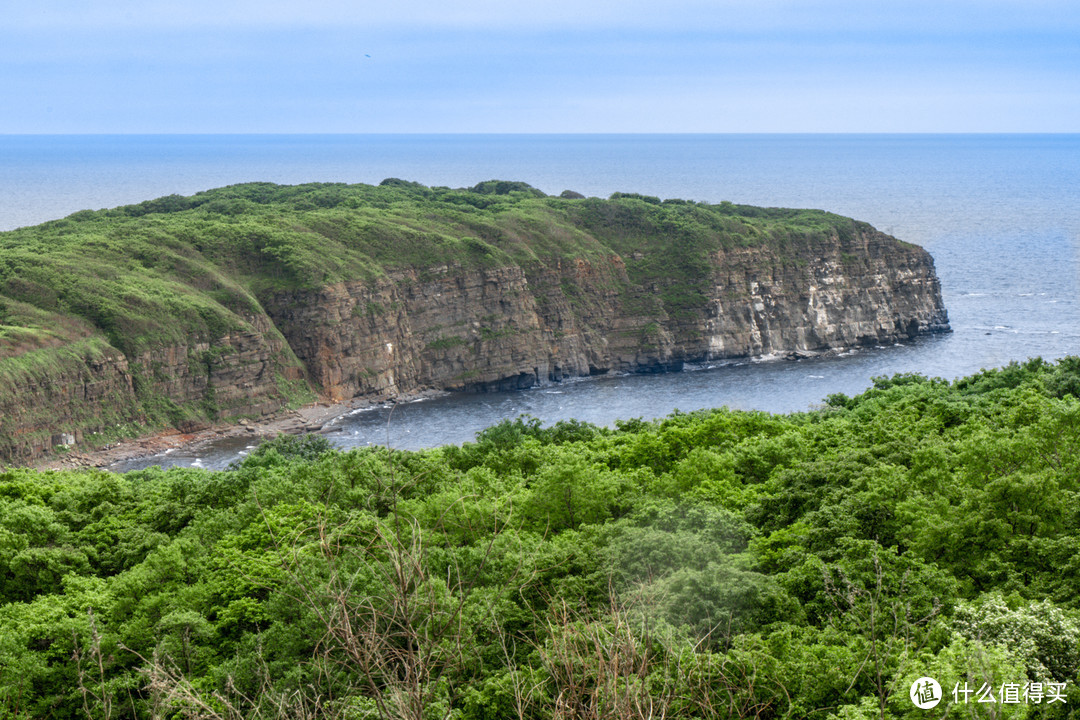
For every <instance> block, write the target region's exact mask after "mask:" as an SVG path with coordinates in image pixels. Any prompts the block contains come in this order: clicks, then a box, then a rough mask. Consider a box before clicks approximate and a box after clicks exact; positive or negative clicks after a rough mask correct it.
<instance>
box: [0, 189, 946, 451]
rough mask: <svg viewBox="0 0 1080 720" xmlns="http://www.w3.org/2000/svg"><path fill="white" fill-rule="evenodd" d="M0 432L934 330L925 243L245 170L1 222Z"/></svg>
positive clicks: (255, 411) (236, 409)
mask: <svg viewBox="0 0 1080 720" xmlns="http://www.w3.org/2000/svg"><path fill="white" fill-rule="evenodd" d="M0 253H2V258H3V260H2V261H0V458H4V459H6V460H7V461H10V462H27V461H32V460H34V459H36V458H40V457H42V456H43V455H47V454H50V453H56V452H60V453H63V452H67V451H69V449H70V448H72V447H100V446H102V445H105V444H109V443H112V442H115V441H116V440H117V439H119V438H123V437H133V436H137V435H144V434H148V433H150V432H152V431H154V430H159V429H163V428H176V429H178V430H180V431H184V432H192V431H195V430H198V429H200V428H205V427H208V426H209V425H211V424H214V423H219V422H223V421H226V422H239V421H241V420H249V421H253V420H257V419H259V418H264V417H269V416H272V415H275V414H276V413H279V412H280V411H282V410H283V409H284V408H289V407H293V408H295V407H299V406H300V405H303V404H305V403H307V402H310V401H312V400H314V399H316V398H321V399H322V400H324V401H327V402H343V401H352V400H354V399H370V400H380V399H385V398H393V397H399V396H403V395H411V394H415V393H421V392H426V391H434V390H481V391H482V390H499V389H508V388H515V387H525V386H529V385H532V384H535V383H537V382H545V381H558V380H560V379H563V378H566V377H573V376H585V375H595V374H601V373H605V372H609V371H617V372H655V371H669V370H678V369H680V368H681V367H682V366H683V364H684V363H688V362H701V361H712V360H718V359H725V358H738V357H757V356H769V355H778V356H784V355H787V354H791V353H796V354H798V353H802V354H812V353H818V352H828V351H833V350H837V349H842V348H849V347H854V346H859V345H875V344H887V343H891V342H895V341H897V340H902V339H907V338H911V337H914V336H917V335H920V334H924V333H929V332H939V331H945V330H948V320H947V316H946V312H945V309H944V307H943V305H942V301H941V292H940V286H939V283H938V280H937V277H936V275H935V273H934V266H933V261H932V259H931V258H930V256H929V255H928V254H927V253H926V252H925V251H924V250H922V249H921V248H919V247H916V246H914V245H910V244H908V243H904V242H901V241H899V240H897V239H895V238H892V237H890V236H888V235H885V234H883V233H880V232H878V231H877V230H875V229H874V228H872V227H871V226H869V225H867V224H865V223H861V222H858V221H855V220H852V219H849V218H845V217H841V216H837V215H833V214H830V213H826V212H822V211H818V210H788V209H776V208H768V209H765V208H756V207H750V206H744V205H734V204H731V203H720V204H707V203H697V202H688V201H682V200H663V201H662V200H660V199H658V198H654V197H649V196H642V195H636V194H626V193H616V194H614V195H613V196H612V197H611V198H609V199H606V200H603V199H598V198H581V197H575V194H574V193H563V195H562V196H560V197H549V196H546V195H544V194H543V193H541V192H540V191H538V190H536V189H535V188H532V187H530V186H528V185H526V184H524V183H520V182H503V181H490V182H485V183H480V184H479V185H477V186H475V187H473V188H469V189H450V188H429V187H425V186H422V185H418V184H415V183H408V182H404V181H401V180H386V181H383V183H382V184H381V185H380V186H369V185H340V184H311V185H301V186H277V185H272V184H267V183H253V184H246V185H237V186H232V187H227V188H221V189H218V190H212V191H208V192H204V193H199V194H197V195H194V196H191V197H180V196H170V197H165V198H159V199H157V200H152V201H148V202H145V203H141V204H139V205H132V206H126V207H121V208H116V209H113V210H104V211H98V212H89V211H84V212H80V213H76V214H75V215H72V216H70V217H68V218H65V219H63V220H58V221H53V222H49V223H45V224H43V225H39V226H36V227H32V228H23V229H20V230H17V231H12V232H8V233H3V234H0Z"/></svg>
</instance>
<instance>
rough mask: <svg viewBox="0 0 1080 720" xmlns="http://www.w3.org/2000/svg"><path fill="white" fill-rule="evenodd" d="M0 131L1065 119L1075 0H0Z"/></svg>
mask: <svg viewBox="0 0 1080 720" xmlns="http://www.w3.org/2000/svg"><path fill="white" fill-rule="evenodd" d="M0 99H2V100H3V102H2V104H0V133H130V132H138V133H144V132H145V133H155V132H163V133H174V132H175V133H183V132H192V133H203V132H283V133H294V132H296V133H303V132H315V133H320V132H328V133H338V132H361V133H363V132H1078V131H1080V3H1077V2H1076V1H1075V0H1023V1H1020V0H1015V1H1014V0H977V1H976V0H970V1H968V0H935V1H933V2H930V1H924V0H910V1H908V0H892V1H891V2H882V1H880V0H861V1H859V2H854V1H851V0H831V1H829V0H821V1H819V0H806V1H796V0H786V1H785V0H713V1H711V2H707V1H705V0H670V1H668V2H665V1H664V0H651V1H650V2H645V1H643V0H621V1H620V2H608V1H607V0H595V1H593V0H539V1H537V0H531V1H530V2H527V3H526V2H518V1H516V0H501V1H499V2H496V1H495V0H482V1H479V2H468V1H467V0H466V1H464V2H458V3H448V2H446V0H442V1H441V2H429V1H428V0H396V1H390V2H387V1H384V2H379V3H371V2H365V1H360V2H356V1H354V2H347V1H346V0H305V1H304V2H297V1H296V0H291V1H289V2H284V1H279V0H261V1H258V2H256V1H255V0H185V1H184V2H169V3H162V2H156V1H155V0H138V1H136V0H5V2H4V8H3V19H2V20H0Z"/></svg>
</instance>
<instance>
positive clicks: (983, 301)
mask: <svg viewBox="0 0 1080 720" xmlns="http://www.w3.org/2000/svg"><path fill="white" fill-rule="evenodd" d="M389 177H396V178H401V179H404V180H411V181H417V182H420V183H424V184H426V185H432V186H435V185H444V186H449V187H468V186H471V185H474V184H476V183H478V182H481V181H483V180H490V179H501V180H521V181H524V182H527V183H529V184H530V185H532V186H534V187H536V188H539V189H540V190H542V191H544V192H546V193H549V194H558V193H560V192H562V191H563V190H574V191H577V192H580V193H583V194H585V195H591V196H598V197H607V196H608V195H610V194H611V193H613V192H637V193H643V194H647V195H655V196H658V197H661V198H683V199H690V200H699V201H706V202H720V201H725V200H727V201H731V202H735V203H745V204H751V205H761V206H769V207H796V208H818V209H823V210H828V211H830V212H835V213H840V214H842V215H848V216H851V217H854V218H857V219H859V220H864V221H867V222H869V223H871V224H872V225H874V226H875V227H877V228H878V229H880V230H883V231H885V232H887V233H889V234H891V235H894V236H896V237H897V238H900V239H901V240H906V241H908V242H912V243H916V244H918V245H922V246H923V247H925V248H926V249H927V250H928V251H929V252H930V253H931V255H932V256H933V257H934V261H935V264H936V267H937V272H938V276H939V278H940V279H941V286H942V294H943V296H944V301H945V306H946V308H947V309H948V313H949V320H950V323H951V325H952V329H953V332H952V333H949V334H944V335H935V336H930V337H926V338H921V339H919V340H916V341H913V342H908V343H903V344H899V345H893V346H888V347H875V348H867V349H860V350H858V351H857V352H856V351H852V352H849V353H844V354H842V355H839V356H829V357H821V358H813V359H803V360H797V361H792V360H779V359H761V360H745V361H738V362H731V363H724V364H719V363H718V364H715V365H708V366H700V367H692V368H689V369H688V370H687V371H684V372H680V373H671V374H662V375H619V376H604V377H599V378H590V379H587V380H579V381H568V382H561V383H557V384H549V385H543V386H539V387H535V388H532V389H528V390H520V391H514V392H505V393H485V394H465V393H453V394H448V395H443V396H440V397H435V398H429V399H426V400H423V401H418V402H413V403H398V404H395V405H386V406H378V407H374V408H369V409H365V410H362V411H356V412H353V413H351V414H349V415H347V416H343V417H341V418H339V419H337V420H336V421H335V422H334V423H333V424H332V426H331V427H330V428H327V429H328V430H330V431H331V432H329V433H328V434H327V437H328V438H329V439H330V440H331V441H332V442H333V443H334V444H335V445H338V446H340V447H356V446H364V445H370V444H384V445H389V446H391V447H394V448H399V449H417V448H424V447H431V446H436V445H441V444H445V443H462V442H468V441H471V440H473V439H474V438H475V435H476V433H477V432H479V431H481V430H483V429H484V428H486V427H489V426H491V425H493V424H495V423H498V422H499V421H501V420H503V419H512V418H515V417H518V416H519V415H522V414H527V415H531V416H534V417H536V418H539V419H540V420H541V421H542V422H543V423H545V424H550V423H553V422H556V421H558V420H564V419H571V418H575V419H579V420H584V421H588V422H592V423H596V424H599V425H607V426H610V425H613V424H614V422H615V421H616V420H619V419H631V418H645V419H652V418H657V417H663V416H665V415H668V414H670V413H672V412H674V411H676V410H679V411H684V412H687V411H692V410H696V409H699V408H713V407H721V406H727V407H729V408H736V409H745V410H765V411H769V412H780V413H785V412H799V411H805V410H809V409H813V408H814V407H817V406H819V405H820V404H821V403H822V402H823V400H824V398H826V397H827V396H828V395H830V394H832V393H846V394H848V395H853V394H856V393H859V392H861V391H863V390H864V389H866V388H867V387H868V386H869V385H870V384H871V383H872V379H873V378H874V377H878V376H890V375H893V374H895V373H921V374H923V375H926V376H931V377H942V378H946V379H949V380H952V379H955V378H957V377H960V376H964V375H968V374H971V373H974V372H978V371H979V370H981V369H984V368H994V367H1000V366H1003V365H1005V364H1007V363H1009V362H1012V361H1023V360H1025V359H1027V358H1031V357H1035V356H1040V357H1042V358H1044V359H1047V360H1052V359H1057V358H1060V357H1062V356H1065V355H1069V354H1078V353H1080V292H1078V291H1080V135H983V134H979V135H963V134H960V135H955V134H949V135H921V134H920V135H108V136H106V135H71V136H49V135H23V136H11V135H9V136H0V230H8V229H12V228H16V227H20V226H24V225H31V224H35V223H39V222H43V221H45V220H50V219H55V218H60V217H64V216H66V215H68V214H70V213H73V212H76V211H78V210H83V209H98V208H106V207H114V206H117V205H123V204H129V203H136V202H141V201H143V200H148V199H151V198H155V197H160V196H162V195H169V194H173V193H178V194H191V193H195V192H198V191H200V190H205V189H209V188H214V187H220V186H223V185H230V184H234V183H242V182H251V181H269V182H276V183H286V184H293V183H305V182H349V183H373V184H374V183H378V182H380V181H381V180H383V179H384V178H389ZM251 449H252V447H251V442H250V441H248V440H246V439H243V440H238V439H231V440H228V441H223V442H221V443H217V444H213V445H209V446H202V447H195V448H181V449H179V450H176V451H173V452H171V453H169V454H167V455H161V456H156V457H150V458H145V459H142V460H140V461H137V462H131V463H128V464H126V465H124V466H118V467H116V468H115V469H117V470H127V469H133V468H136V467H143V466H146V465H152V464H161V465H166V466H168V465H195V466H202V467H211V468H220V467H224V466H226V465H227V464H228V463H229V462H232V461H233V460H236V459H239V458H241V457H243V455H244V454H246V453H248V452H250V450H251Z"/></svg>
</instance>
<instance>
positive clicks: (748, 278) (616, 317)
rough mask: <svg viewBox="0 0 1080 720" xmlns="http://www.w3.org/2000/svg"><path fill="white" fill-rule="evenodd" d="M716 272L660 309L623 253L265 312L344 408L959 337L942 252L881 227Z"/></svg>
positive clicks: (729, 257)
mask: <svg viewBox="0 0 1080 720" xmlns="http://www.w3.org/2000/svg"><path fill="white" fill-rule="evenodd" d="M711 265H712V268H711V275H710V278H709V281H708V284H707V286H708V288H709V292H708V293H707V294H706V295H704V296H703V297H702V298H701V300H700V302H699V303H698V304H697V305H691V306H690V307H687V306H686V305H685V304H682V305H680V307H679V308H678V312H677V313H675V312H671V308H667V307H665V306H664V303H663V302H662V301H661V300H659V299H658V298H659V297H660V296H661V295H662V293H661V291H662V288H659V287H640V286H636V285H634V284H633V283H632V282H631V281H630V279H629V277H628V273H627V268H626V264H625V262H624V261H623V259H622V258H621V257H619V256H617V255H616V256H612V257H610V258H607V259H605V260H604V261H602V262H586V261H584V260H575V261H567V262H560V263H557V264H555V265H554V266H546V267H538V268H533V269H523V268H520V267H516V266H515V267H502V268H494V269H484V270H476V269H473V270H463V269H461V268H455V267H446V266H443V267H437V268H434V269H432V270H430V271H428V272H426V273H423V274H422V275H421V274H417V273H415V272H408V273H401V274H397V275H393V276H390V277H387V278H385V279H382V280H379V281H378V282H374V283H362V282H355V283H339V284H336V285H332V286H328V287H325V288H322V289H320V290H318V291H313V292H304V293H288V294H281V295H277V296H274V297H271V298H268V299H266V300H265V301H264V307H265V308H266V311H267V314H268V315H269V317H270V318H271V319H272V321H273V323H274V325H275V326H276V327H277V328H279V329H280V330H281V333H282V334H283V335H284V337H285V339H286V340H287V342H288V343H289V345H290V346H291V347H292V349H293V351H294V352H295V353H296V356H297V357H298V358H299V359H300V360H301V361H302V362H303V364H304V365H305V366H306V368H307V370H308V373H309V377H310V378H311V380H312V381H314V382H315V383H316V384H317V386H318V387H319V388H320V389H321V390H322V391H323V392H324V393H325V394H326V395H328V396H329V397H331V398H333V399H335V400H344V399H348V398H353V397H357V396H364V397H372V398H382V397H393V396H395V395H399V394H406V393H414V392H417V391H424V390H432V389H452V390H492V389H508V388H519V387H527V386H530V385H533V384H536V383H538V382H545V381H558V380H560V379H562V378H565V377H568V376H583V375H591V374H598V373H604V372H608V371H620V372H652V371H660V370H671V369H679V368H681V367H682V365H683V364H684V363H687V362H700V361H706V360H717V359H722V358H736V357H747V356H762V355H782V354H786V353H793V352H796V353H798V352H802V353H817V352H823V351H829V350H838V349H843V348H849V347H854V346H859V345H874V344H883V343H892V342H895V341H898V340H907V339H911V338H913V337H915V336H917V335H920V334H924V333H931V332H938V331H943V330H947V329H948V320H947V317H946V313H945V309H944V307H943V305H942V301H941V292H940V287H939V284H938V280H937V277H936V275H935V274H934V267H933V261H932V260H931V258H930V256H929V255H928V254H927V253H926V252H925V251H924V250H922V249H920V248H917V247H914V246H910V245H904V244H902V243H899V242H898V241H896V240H895V239H893V238H890V237H888V236H886V235H883V234H882V233H878V232H876V231H873V230H871V229H866V230H862V231H859V232H857V233H855V234H854V235H853V236H852V237H850V238H848V239H846V240H843V239H841V238H839V237H833V238H830V239H828V240H827V241H808V242H806V243H805V244H803V245H802V246H793V247H790V248H788V250H787V252H786V253H785V254H784V255H779V254H777V253H776V252H775V251H771V250H764V249H758V248H740V249H736V250H729V251H720V252H717V253H715V254H714V255H713V256H712V257H711ZM642 298H646V299H648V300H649V301H650V302H648V303H642V302H641V300H642ZM643 307H645V308H647V310H648V311H647V312H643V311H642V308H643Z"/></svg>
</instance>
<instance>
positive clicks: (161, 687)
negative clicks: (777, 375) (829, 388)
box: [0, 358, 1080, 720]
mask: <svg viewBox="0 0 1080 720" xmlns="http://www.w3.org/2000/svg"><path fill="white" fill-rule="evenodd" d="M1077 363H1078V361H1077V359H1076V358H1066V359H1064V360H1061V361H1059V362H1057V363H1046V362H1043V361H1038V360H1036V361H1030V362H1028V363H1024V364H1014V365H1010V366H1008V367H1005V368H1002V369H999V370H990V371H986V372H983V373H980V374H978V375H975V376H973V377H970V378H965V379H962V380H959V381H956V382H954V383H948V382H944V381H940V380H931V379H927V378H923V377H920V376H917V375H902V376H896V377H892V378H880V379H878V380H877V381H875V384H874V387H872V388H871V389H869V390H868V391H866V392H864V393H863V394H861V395H859V396H856V397H853V398H833V399H832V400H831V401H830V403H829V404H828V405H827V406H826V407H825V408H823V409H822V410H819V411H816V412H811V413H801V414H794V415H788V416H776V415H768V414H765V413H745V412H735V411H729V410H714V411H701V412H694V413H677V414H675V415H672V416H670V417H668V418H665V419H662V420H657V421H651V422H647V421H641V420H637V421H628V422H623V423H619V424H618V426H617V427H616V428H615V429H606V428H598V427H594V426H591V425H588V424H585V423H580V422H562V423H557V424H556V425H554V426H551V427H543V426H542V424H541V423H540V422H539V421H538V420H536V419H535V418H527V417H523V418H518V419H516V420H510V421H505V422H503V423H501V424H499V425H496V426H495V427H492V428H490V429H488V430H486V431H484V432H482V433H480V434H479V435H478V436H477V440H476V442H474V443H466V444H465V445H464V446H462V447H444V448H438V449H434V450H428V451H423V452H396V451H390V450H387V449H385V448H367V449H360V450H352V451H348V452H341V451H336V450H333V449H332V448H330V447H329V444H328V443H327V442H326V439H325V438H324V437H322V436H299V437H293V436H290V437H282V438H279V439H278V440H275V441H273V442H270V443H267V444H264V445H263V446H261V447H260V448H259V449H258V450H256V451H255V452H253V453H252V454H251V455H250V456H248V457H247V458H246V459H245V460H244V461H243V462H240V463H238V464H236V465H234V466H233V467H232V468H230V469H229V470H227V471H224V472H209V471H203V470H196V469H172V470H167V471H164V470H161V469H158V468H152V469H149V470H144V471H139V472H132V473H128V474H126V475H122V476H121V475H114V474H110V473H107V472H102V471H96V470H95V471H79V472H49V473H41V472H34V471H30V470H7V471H5V472H3V473H2V474H0V627H2V631H0V717H4V718H22V717H34V718H86V717H92V718H97V717H113V718H121V717H147V718H152V717H161V718H165V717H169V718H171V717H176V718H180V717H207V718H210V717H230V718H232V717H236V718H239V717H244V718H248V717H250V718H256V717H258V718H271V717H335V718H367V717H388V718H389V717H394V718H397V717H409V718H416V719H417V720H420V719H421V718H456V719H458V720H479V719H484V720H486V719H489V718H507V717H511V718H514V717H522V718H544V719H547V718H570V717H576V718H622V717H687V718H691V717H693V718H732V717H764V718H768V717H798V718H802V717H818V718H833V717H835V718H863V717H867V718H869V717H873V718H883V717H884V718H914V717H923V716H924V715H922V714H921V713H922V712H923V711H920V710H918V709H917V708H915V707H914V706H913V705H912V704H911V703H910V702H909V700H908V688H909V687H910V685H911V683H912V682H913V681H914V679H915V678H918V677H921V676H924V675H931V676H933V677H936V679H937V680H938V681H939V682H940V683H941V685H942V687H943V688H944V692H945V699H944V701H943V702H942V704H941V705H940V706H939V708H938V711H937V714H936V715H934V717H974V716H979V717H981V716H984V715H985V716H987V717H989V716H990V715H986V712H987V708H986V706H985V705H975V704H974V700H972V703H970V704H967V705H965V704H964V703H963V702H962V698H961V702H959V703H957V702H955V701H954V700H953V697H952V694H951V691H952V688H953V687H954V685H955V684H956V683H964V682H967V683H968V684H969V685H975V686H976V687H979V686H980V685H981V684H982V683H984V682H985V683H989V684H990V685H992V686H993V688H994V689H995V692H997V691H998V688H999V687H1000V686H1002V685H1003V684H1023V685H1026V684H1027V683H1029V682H1035V683H1040V682H1041V683H1044V687H1045V688H1046V689H1047V696H1046V698H1045V699H1044V701H1043V702H1042V703H1040V704H1038V705H1035V704H1014V705H1006V704H1000V703H999V704H997V705H995V706H994V708H993V710H994V711H995V712H996V713H997V714H996V715H994V716H995V717H1040V718H1042V717H1046V718H1049V717H1072V715H1071V714H1070V713H1072V712H1073V708H1074V707H1075V706H1076V704H1077V703H1080V692H1078V691H1077V687H1076V682H1077V680H1078V679H1080V678H1078V669H1080V645H1078V643H1080V572H1078V571H1080V560H1078V558H1080V513H1078V512H1077V507H1080V503H1078V499H1080V498H1078V494H1080V401H1078V400H1077V398H1076V397H1075V395H1074V394H1072V393H1071V392H1068V391H1063V390H1062V388H1068V387H1071V385H1070V383H1072V382H1073V379H1074V377H1075V375H1076V368H1077V366H1078V365H1077ZM1050 683H1058V684H1059V685H1050ZM1061 683H1064V685H1060V684H1061ZM1050 688H1056V689H1060V690H1061V692H1062V693H1064V694H1063V697H1064V698H1065V700H1066V701H1067V702H1065V703H1062V702H1055V703H1052V704H1051V703H1049V702H1048V700H1049V689H1050ZM980 713H982V714H980Z"/></svg>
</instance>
